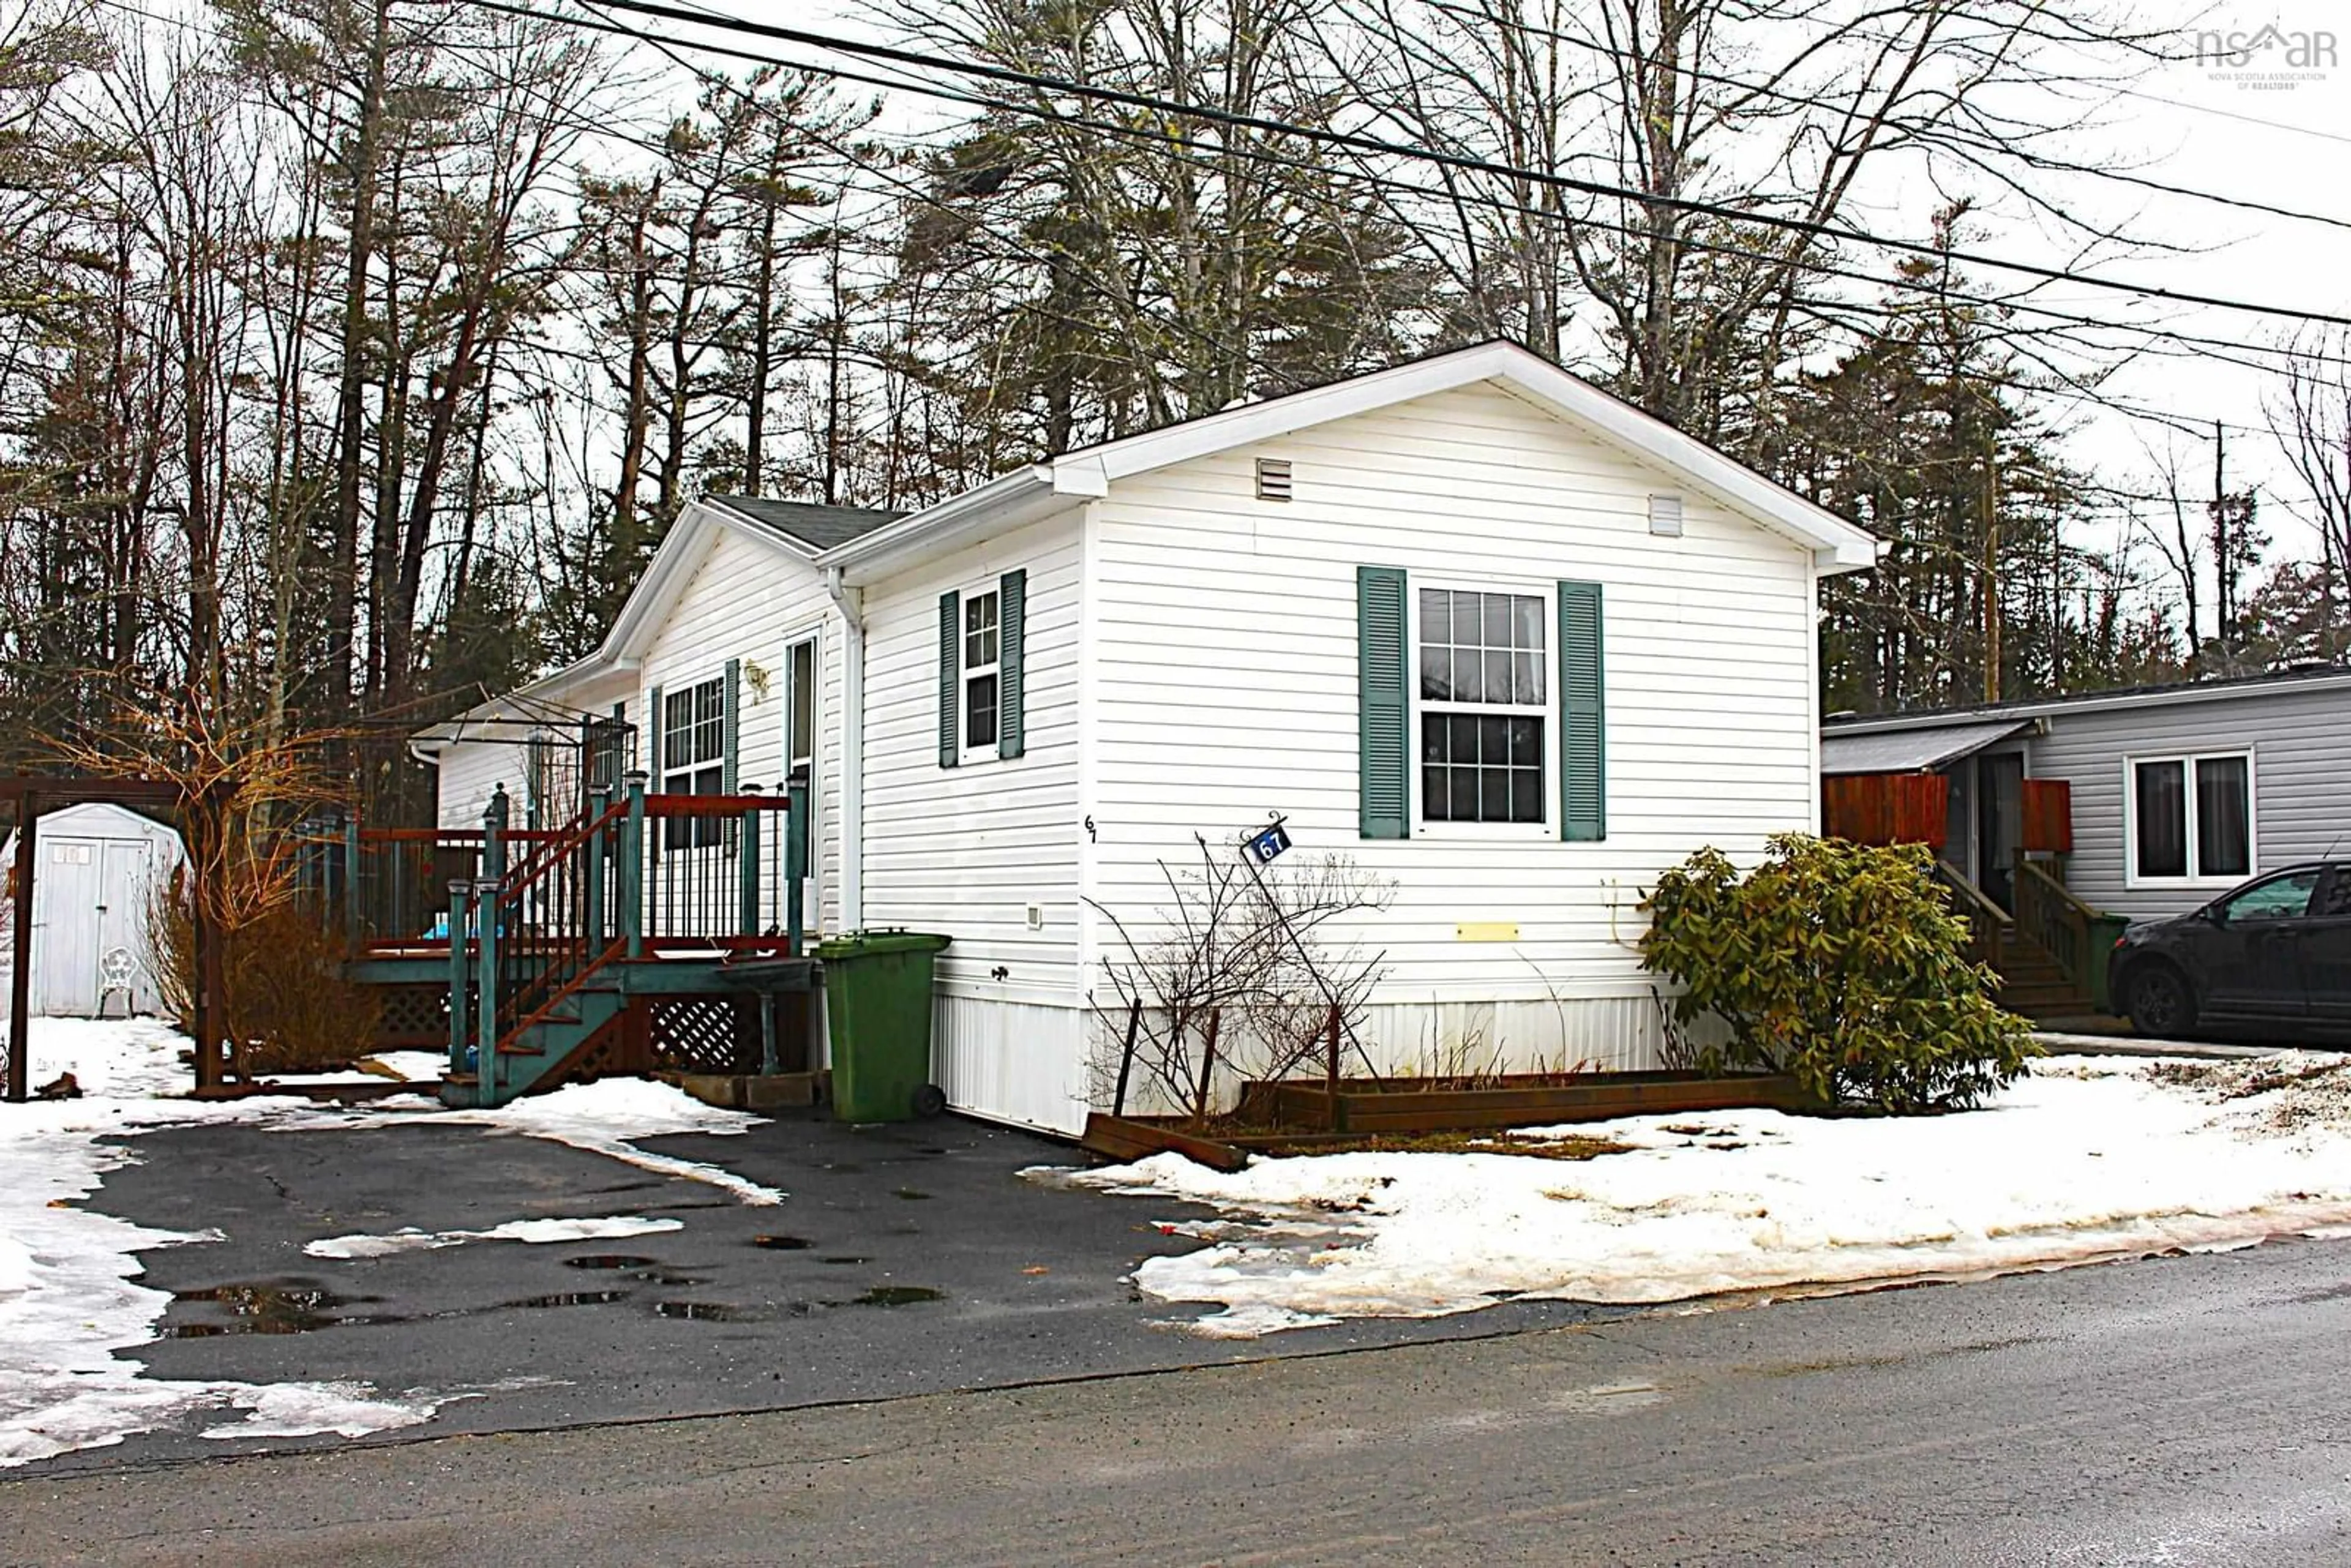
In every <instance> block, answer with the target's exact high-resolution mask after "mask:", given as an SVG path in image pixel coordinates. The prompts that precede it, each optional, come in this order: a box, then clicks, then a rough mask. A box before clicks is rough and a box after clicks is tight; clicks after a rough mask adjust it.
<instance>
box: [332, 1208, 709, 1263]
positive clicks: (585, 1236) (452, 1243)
mask: <svg viewBox="0 0 2351 1568" xmlns="http://www.w3.org/2000/svg"><path fill="white" fill-rule="evenodd" d="M684 1228H685V1221H684V1220H682V1219H666V1218H649V1217H648V1216H645V1215H642V1214H614V1215H608V1216H606V1217H605V1218H601V1219H509V1220H507V1222H506V1223H505V1224H504V1225H493V1226H492V1227H490V1228H488V1229H487V1230H418V1229H416V1228H414V1227H413V1226H412V1227H407V1228H402V1229H399V1230H395V1231H392V1233H391V1234H389V1235H384V1236H366V1235H360V1236H329V1237H326V1238H324V1239H321V1240H318V1241H313V1242H310V1243H308V1245H306V1246H305V1247H304V1248H303V1249H302V1250H303V1251H305V1252H307V1253H308V1254H309V1255H310V1256H311V1257H313V1258H346V1259H348V1258H389V1257H391V1256H392V1254H393V1253H395V1252H430V1251H434V1250H435V1249H439V1248H443V1247H463V1246H464V1245H465V1243H467V1242H468V1241H527V1242H530V1243H532V1244H534V1245H540V1246H543V1245H545V1244H547V1243H548V1242H550V1241H610V1240H617V1239H621V1238H623V1237H629V1236H652V1235H654V1234H656V1233H658V1232H660V1231H664V1230H683V1229H684Z"/></svg>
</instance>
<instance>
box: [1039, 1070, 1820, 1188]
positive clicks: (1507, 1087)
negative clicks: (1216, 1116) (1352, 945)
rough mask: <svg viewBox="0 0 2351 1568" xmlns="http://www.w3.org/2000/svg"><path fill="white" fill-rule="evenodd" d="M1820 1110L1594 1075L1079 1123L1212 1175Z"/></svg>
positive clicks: (1745, 1076) (1668, 1082)
mask: <svg viewBox="0 0 2351 1568" xmlns="http://www.w3.org/2000/svg"><path fill="white" fill-rule="evenodd" d="M1827 1108H1828V1107H1827V1105H1826V1104H1825V1103H1823V1101H1821V1100H1819V1099H1817V1098H1815V1097H1814V1096H1813V1095H1811V1094H1808V1093H1806V1092H1804V1090H1803V1089H1802V1086H1801V1085H1799V1084H1798V1083H1797V1082H1796V1081H1795V1080H1794V1079H1793V1078H1791V1077H1788V1076H1786V1075H1784V1074H1780V1073H1765V1072H1751V1073H1740V1074H1734V1075H1732V1076H1729V1077H1723V1078H1709V1077H1706V1076H1704V1075H1703V1074H1700V1073H1697V1072H1595V1073H1588V1074H1583V1075H1581V1076H1578V1077H1575V1078H1573V1079H1570V1080H1568V1081H1566V1082H1558V1081H1555V1080H1553V1081H1546V1080H1540V1079H1530V1080H1526V1081H1523V1082H1511V1081H1510V1080H1508V1079H1504V1080H1502V1081H1500V1082H1498V1083H1495V1084H1493V1085H1490V1086H1489V1087H1486V1088H1482V1089H1449V1088H1443V1087H1440V1086H1437V1085H1435V1084H1432V1083H1429V1082H1426V1081H1425V1080H1414V1079H1391V1080H1389V1081H1388V1082H1386V1083H1384V1084H1376V1085H1375V1084H1372V1083H1368V1082H1364V1081H1363V1080H1360V1079H1349V1080H1344V1081H1343V1082H1341V1083H1340V1085H1339V1092H1338V1093H1337V1094H1335V1095H1333V1094H1332V1093H1331V1092H1329V1091H1328V1090H1326V1089H1325V1088H1324V1086H1323V1085H1322V1084H1321V1083H1318V1082H1311V1081H1297V1080H1288V1079H1285V1080H1281V1081H1279V1082H1253V1083H1249V1084H1246V1085H1244V1086H1243V1088H1242V1090H1241V1099H1240V1105H1239V1107H1238V1110H1237V1111H1236V1113H1235V1114H1234V1116H1233V1118H1232V1119H1231V1120H1232V1123H1235V1124H1238V1125H1240V1126H1243V1127H1246V1128H1248V1129H1249V1131H1248V1132H1246V1133H1236V1132H1232V1131H1228V1130H1227V1129H1226V1128H1222V1127H1220V1128H1219V1129H1218V1133H1219V1134H1220V1135H1218V1136H1214V1137H1211V1136H1208V1135H1206V1134H1202V1133H1199V1132H1197V1131H1194V1130H1189V1129H1190V1128H1191V1124H1190V1122H1189V1121H1188V1119H1186V1118H1183V1117H1174V1116H1106V1115H1103V1114H1102V1113H1101V1112H1095V1113H1093V1114H1092V1115H1090V1116H1088V1117H1087V1118H1086V1130H1085V1134H1084V1136H1082V1137H1081V1138H1080V1139H1079V1143H1080V1144H1081V1146H1083V1147H1084V1148H1086V1149H1088V1150H1091V1151H1092V1152H1093V1153H1095V1154H1098V1155H1104V1156H1105V1157H1107V1158H1110V1159H1114V1160H1136V1159H1143V1158H1145V1157H1147V1156H1149V1155H1156V1154H1165V1153H1167V1152H1169V1151H1173V1152H1175V1153H1176V1154H1180V1155H1184V1156H1185V1157H1186V1158H1187V1159H1190V1160H1194V1161H1196V1162H1197V1163H1199V1164H1201V1165H1204V1166H1208V1167H1209V1168H1210V1169H1212V1170H1224V1171H1230V1170H1238V1169H1240V1168H1241V1167H1242V1166H1245V1165H1247V1164H1248V1163H1249V1155H1250V1153H1251V1152H1252V1151H1253V1150H1255V1149H1259V1148H1263V1147H1267V1146H1276V1147H1282V1148H1290V1149H1294V1148H1296V1147H1298V1146H1299V1145H1309V1146H1311V1145H1312V1144H1314V1143H1316V1142H1320V1141H1323V1140H1330V1141H1333V1142H1336V1141H1339V1140H1343V1139H1347V1138H1358V1137H1367V1136H1374V1135H1377V1134H1393V1135H1408V1134H1416V1133H1459V1132H1478V1131H1483V1130H1487V1129H1491V1128H1503V1127H1548V1126H1554V1125H1558V1124H1562V1123H1571V1122H1610V1121H1614V1120H1615V1119H1616V1118H1617V1117H1620V1116H1653V1115H1675V1114H1683V1113H1696V1112H1702V1111H1740V1110H1771V1111H1796V1112H1806V1111H1825V1110H1826V1109H1827Z"/></svg>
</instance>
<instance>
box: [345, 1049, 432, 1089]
mask: <svg viewBox="0 0 2351 1568" xmlns="http://www.w3.org/2000/svg"><path fill="white" fill-rule="evenodd" d="M367 1061H370V1062H373V1063H375V1064H376V1065H377V1066H380V1067H382V1068H385V1069H387V1070H389V1071H391V1073H392V1076H393V1077H395V1078H401V1079H405V1080H406V1081H408V1082H412V1083H430V1082H439V1081H440V1078H441V1075H442V1074H443V1073H444V1072H447V1071H449V1053H448V1052H447V1051H377V1052H376V1053H375V1054H374V1055H373V1056H371V1057H369V1058H368V1059H367ZM360 1065H361V1066H365V1065H366V1063H365V1062H362V1063H361V1064H360Z"/></svg>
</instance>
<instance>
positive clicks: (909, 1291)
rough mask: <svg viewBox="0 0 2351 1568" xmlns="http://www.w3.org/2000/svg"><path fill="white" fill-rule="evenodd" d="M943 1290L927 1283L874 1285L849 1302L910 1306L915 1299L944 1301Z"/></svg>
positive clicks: (865, 1305)
mask: <svg viewBox="0 0 2351 1568" xmlns="http://www.w3.org/2000/svg"><path fill="white" fill-rule="evenodd" d="M946 1299H947V1293H946V1291H934V1290H932V1289H931V1288H930V1287H929V1286H928V1285H876V1286H874V1287H873V1288H872V1290H870V1291H866V1292H865V1293H864V1294H863V1295H862V1296H860V1297H858V1298H857V1299H856V1300H855V1301H852V1302H850V1303H849V1304H850V1305H851V1306H852V1307H911V1306H913V1305H914V1303H915V1302H917V1301H946Z"/></svg>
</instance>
